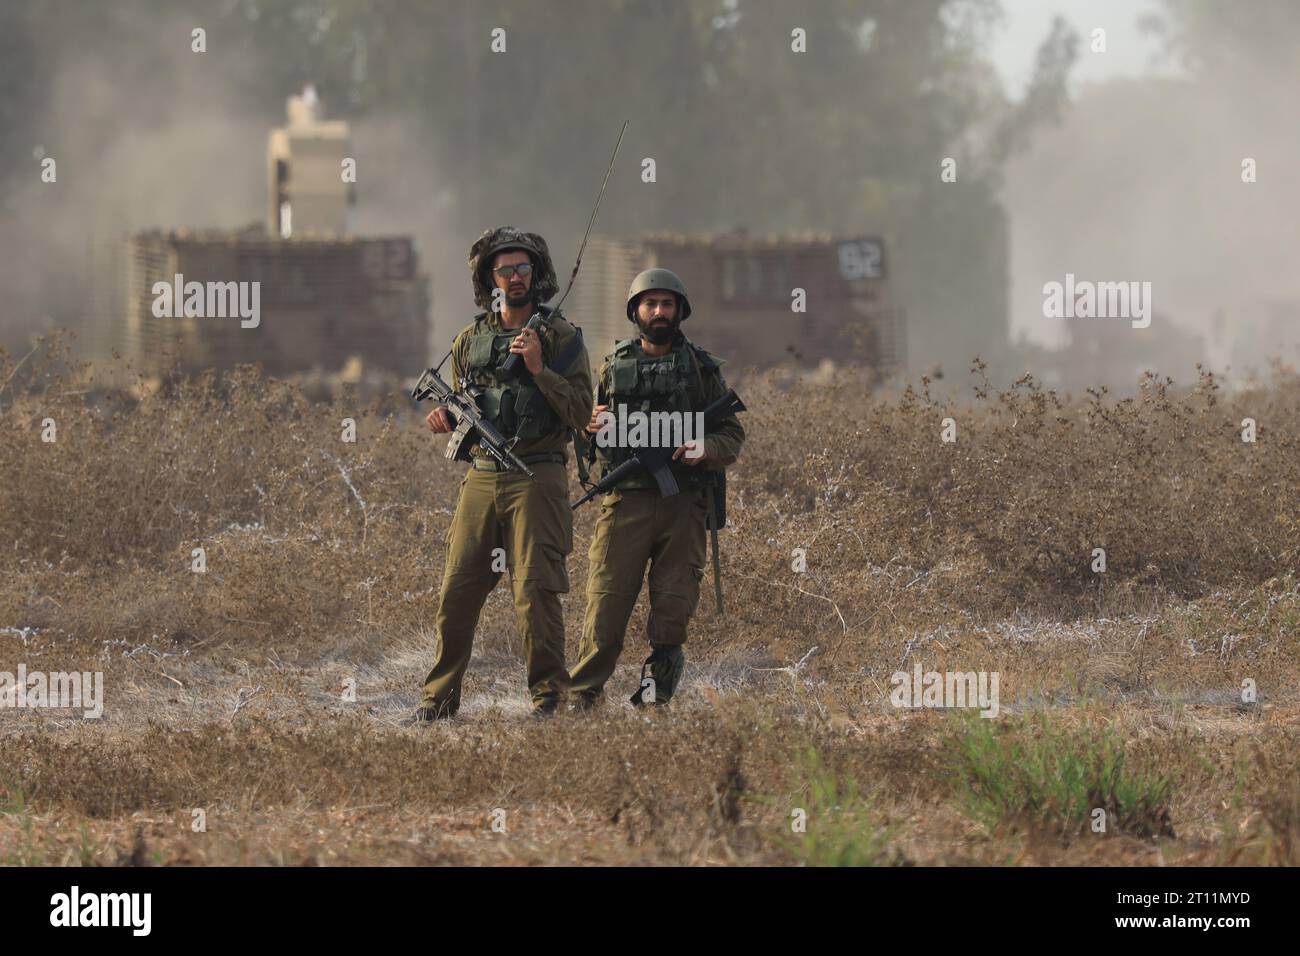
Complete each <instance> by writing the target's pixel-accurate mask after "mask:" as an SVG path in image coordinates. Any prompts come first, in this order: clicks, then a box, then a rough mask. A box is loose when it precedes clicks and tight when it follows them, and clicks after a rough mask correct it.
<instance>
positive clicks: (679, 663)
mask: <svg viewBox="0 0 1300 956" xmlns="http://www.w3.org/2000/svg"><path fill="white" fill-rule="evenodd" d="M652 646H653V647H654V650H652V651H651V652H650V656H649V657H647V658H646V659H645V663H644V664H642V665H641V685H640V686H639V687H638V688H637V689H636V693H635V694H633V695H632V698H631V700H632V703H633V705H634V706H636V707H640V706H642V705H643V704H649V703H654V704H666V703H668V702H669V701H670V700H672V699H673V691H675V690H676V689H677V683H678V681H680V680H681V679H682V671H684V670H685V669H686V652H685V651H683V650H682V648H681V645H679V644H657V645H652ZM646 668H649V669H650V678H651V680H650V682H647V681H646Z"/></svg>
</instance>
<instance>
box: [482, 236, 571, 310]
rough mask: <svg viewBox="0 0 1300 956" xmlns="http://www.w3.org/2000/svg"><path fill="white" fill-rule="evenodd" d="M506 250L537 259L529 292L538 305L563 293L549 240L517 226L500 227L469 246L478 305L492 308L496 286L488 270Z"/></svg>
mask: <svg viewBox="0 0 1300 956" xmlns="http://www.w3.org/2000/svg"><path fill="white" fill-rule="evenodd" d="M506 249H522V250H524V252H526V253H528V256H529V258H530V259H532V260H533V284H532V287H531V289H530V290H529V291H530V294H531V295H532V297H533V301H534V302H545V301H546V300H547V299H550V298H551V297H553V296H554V295H555V293H557V292H558V291H560V284H559V282H558V281H557V280H556V278H555V266H554V265H553V264H552V263H551V251H550V249H548V248H547V246H546V240H545V239H543V238H542V237H541V236H539V235H538V234H537V233H535V232H524V231H522V230H520V229H516V228H514V227H513V226H498V227H497V228H496V229H488V230H485V231H484V233H483V235H481V236H479V237H478V239H477V240H475V242H474V245H472V246H470V247H469V271H470V277H471V279H472V281H473V283H474V303H475V304H476V305H477V306H479V308H482V309H487V308H491V306H492V290H493V289H494V288H495V285H494V284H493V282H492V280H491V279H490V278H489V277H488V270H489V269H491V268H492V258H493V256H495V255H496V254H497V253H498V252H503V251H504V250H506Z"/></svg>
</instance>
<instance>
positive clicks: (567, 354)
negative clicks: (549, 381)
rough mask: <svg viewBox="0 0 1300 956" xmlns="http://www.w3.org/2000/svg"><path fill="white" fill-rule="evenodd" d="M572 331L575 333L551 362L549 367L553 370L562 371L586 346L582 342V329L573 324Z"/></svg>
mask: <svg viewBox="0 0 1300 956" xmlns="http://www.w3.org/2000/svg"><path fill="white" fill-rule="evenodd" d="M573 331H574V332H575V333H576V334H575V335H574V336H573V338H571V339H570V340H569V344H568V345H566V346H565V347H564V348H563V349H562V350H561V351H560V354H559V355H557V356H555V358H554V360H553V361H552V362H551V369H552V370H553V371H556V372H563V371H564V370H565V369H566V368H568V367H569V366H570V365H572V364H573V363H574V361H576V360H577V358H578V355H579V354H581V352H582V350H583V349H584V348H585V347H586V346H585V345H584V344H583V342H582V329H580V328H578V327H577V326H576V325H575V326H574V327H573Z"/></svg>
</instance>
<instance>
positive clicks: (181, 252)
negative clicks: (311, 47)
mask: <svg viewBox="0 0 1300 956" xmlns="http://www.w3.org/2000/svg"><path fill="white" fill-rule="evenodd" d="M353 156H354V154H353V151H352V140H351V134H350V132H349V129H348V125H347V124H346V123H344V122H340V121H325V120H322V119H321V118H320V116H319V104H318V101H317V99H316V96H315V93H314V91H313V90H312V89H311V87H308V88H307V89H306V90H305V91H304V93H303V94H302V95H300V96H292V97H290V98H289V101H288V124H287V125H286V126H285V127H283V128H281V129H276V130H273V131H272V132H271V134H270V138H269V142H268V147H267V183H268V189H267V210H266V220H265V222H263V223H259V224H256V225H252V226H250V227H248V228H246V229H243V230H239V231H222V230H203V229H199V230H190V229H169V230H161V229H155V230H149V231H144V232H138V233H133V234H130V235H125V236H119V237H115V238H113V239H111V240H109V241H108V242H105V243H99V244H97V245H96V247H95V248H94V250H93V253H92V255H93V260H94V261H93V262H92V269H93V270H94V272H95V276H96V281H95V287H96V289H97V290H98V291H97V293H96V295H95V297H94V298H95V303H96V309H95V311H94V315H93V317H92V335H91V338H92V342H93V346H94V348H95V351H97V352H100V353H101V354H107V352H108V351H109V350H116V351H118V352H119V353H121V354H123V355H125V356H127V357H128V358H129V359H131V364H132V366H133V367H134V370H135V372H138V373H143V374H145V375H146V376H151V375H152V376H161V375H163V374H165V373H167V372H169V371H171V370H179V371H182V372H190V371H198V370H202V369H226V368H230V367H233V366H235V365H238V364H242V363H251V362H260V363H262V366H263V368H264V369H265V371H267V372H268V373H270V374H275V375H290V374H295V373H307V372H314V373H316V374H324V375H331V374H337V373H338V372H339V371H340V370H342V369H344V368H345V367H346V368H348V369H350V370H352V371H351V374H352V375H354V376H355V375H356V374H357V369H358V368H362V369H365V370H366V371H367V372H369V371H377V372H383V373H392V374H394V375H407V374H409V373H410V368H411V366H412V363H413V356H415V357H416V358H414V364H417V365H418V364H419V363H420V362H421V361H423V359H424V356H425V354H426V353H427V351H428V337H429V324H430V322H429V307H430V295H429V277H428V275H427V274H426V273H425V272H424V271H423V270H422V269H421V266H420V262H419V257H418V251H417V248H416V245H415V242H414V240H413V239H411V238H410V237H409V236H374V237H364V238H362V237H357V236H354V235H351V221H352V213H353V209H354V206H355V201H356V193H355V185H354V182H355V176H352V177H349V175H348V169H349V164H352V167H351V168H352V169H353V170H355V164H354V161H353V159H352V157H353ZM349 180H351V181H349ZM254 304H256V307H257V312H258V314H257V316H256V319H253V318H251V317H250V316H249V315H247V314H244V313H249V312H251V308H250V307H251V306H252V305H254ZM239 306H242V313H240V312H238V311H237V307H239ZM232 313H233V314H232Z"/></svg>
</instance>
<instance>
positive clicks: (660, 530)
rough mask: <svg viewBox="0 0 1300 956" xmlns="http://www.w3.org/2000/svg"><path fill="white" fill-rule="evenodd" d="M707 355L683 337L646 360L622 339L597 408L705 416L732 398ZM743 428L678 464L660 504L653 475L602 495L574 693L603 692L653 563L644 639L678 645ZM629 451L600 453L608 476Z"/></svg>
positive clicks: (717, 431)
mask: <svg viewBox="0 0 1300 956" xmlns="http://www.w3.org/2000/svg"><path fill="white" fill-rule="evenodd" d="M721 364H722V363H721V362H719V361H718V360H717V359H715V358H713V356H711V355H709V354H708V353H707V352H705V351H704V350H703V349H700V348H698V347H697V346H695V345H693V344H691V343H690V341H689V340H687V339H686V338H685V336H678V338H677V340H676V341H675V343H674V345H673V349H672V351H671V352H669V353H668V355H665V356H662V357H654V356H649V355H647V354H646V353H645V352H644V351H643V350H642V348H641V346H640V343H639V341H637V340H635V339H629V340H627V341H625V342H620V343H619V344H618V345H617V346H616V347H615V350H614V352H613V354H611V355H610V356H609V357H608V358H607V359H606V360H605V363H604V365H603V366H602V367H601V371H600V386H599V387H600V392H599V395H598V396H597V404H600V405H609V406H610V411H611V412H614V413H617V411H618V406H619V405H626V406H627V408H628V410H629V411H644V412H655V411H679V412H684V413H689V412H697V411H702V410H703V409H704V407H705V406H706V405H708V404H709V403H710V402H711V401H713V400H714V399H717V398H720V397H722V396H723V395H724V394H726V391H727V385H726V383H725V382H724V381H723V378H722V373H721V371H720V369H719V366H720V365H721ZM744 440H745V431H744V428H742V427H741V424H740V422H739V420H738V419H737V418H736V417H735V416H734V415H733V416H731V417H728V418H725V419H723V420H722V421H720V422H718V423H717V424H716V425H714V426H712V427H711V428H710V429H709V431H708V433H707V434H706V435H705V437H704V451H705V454H706V455H707V457H708V460H707V461H705V462H703V463H701V464H699V465H695V466H691V465H688V464H685V463H683V462H681V461H678V462H675V463H674V464H673V466H672V471H673V475H674V477H675V478H676V479H677V482H678V484H679V486H680V487H681V489H682V490H681V491H680V492H679V493H678V494H676V495H673V496H672V497H669V498H662V497H660V495H659V492H658V490H657V489H656V486H655V483H654V479H653V478H651V477H650V476H649V475H647V474H641V475H637V476H634V477H632V478H629V479H628V480H626V481H625V482H624V483H623V484H621V485H619V487H618V488H617V489H615V490H614V491H612V492H610V493H609V494H608V495H606V496H605V498H604V503H603V505H602V506H601V511H600V517H599V518H598V519H597V522H596V532H595V535H594V536H593V538H592V541H591V549H590V552H589V555H588V557H589V564H590V571H589V576H588V579H587V615H586V620H585V622H584V624H583V632H582V644H581V647H580V649H579V660H578V663H577V665H576V666H575V667H574V668H573V671H572V674H571V679H570V684H569V686H570V689H571V690H572V692H573V693H574V694H575V695H578V696H580V697H582V696H585V697H587V698H588V699H591V698H594V697H597V696H599V695H600V694H601V692H602V690H603V688H604V685H605V682H606V681H607V680H608V679H609V677H610V675H611V674H613V672H614V666H615V664H616V663H617V662H618V656H619V652H620V651H622V649H623V635H624V633H625V632H626V631H627V624H628V620H629V619H630V617H631V615H632V609H633V607H634V606H635V605H636V600H637V596H638V595H639V594H640V592H641V583H642V580H643V579H644V578H645V577H646V565H647V563H648V564H649V566H650V573H649V581H650V614H649V618H648V619H647V622H646V636H647V638H648V639H649V641H650V643H651V645H652V646H668V647H680V646H681V645H682V644H683V643H684V642H685V641H686V627H687V624H688V622H689V621H690V618H691V615H692V614H694V612H695V608H696V605H697V604H698V603H699V596H700V579H701V578H703V576H704V565H705V559H706V555H707V550H706V540H705V532H706V522H707V518H708V514H709V505H708V501H709V498H710V496H711V494H712V489H713V484H714V481H715V480H716V476H717V475H718V473H719V472H720V471H722V469H724V468H726V467H727V466H728V465H730V464H731V463H732V462H734V461H735V460H736V457H737V456H738V455H739V454H740V447H741V445H742V444H743V442H744ZM629 453H630V451H629V450H628V449H619V448H600V447H599V446H597V454H598V455H599V456H600V459H601V464H602V467H603V468H604V472H605V473H606V474H607V473H608V472H609V471H611V470H612V469H613V468H615V467H616V466H617V465H618V463H619V462H620V461H622V460H623V459H624V458H626V457H627V455H628V454H629Z"/></svg>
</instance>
